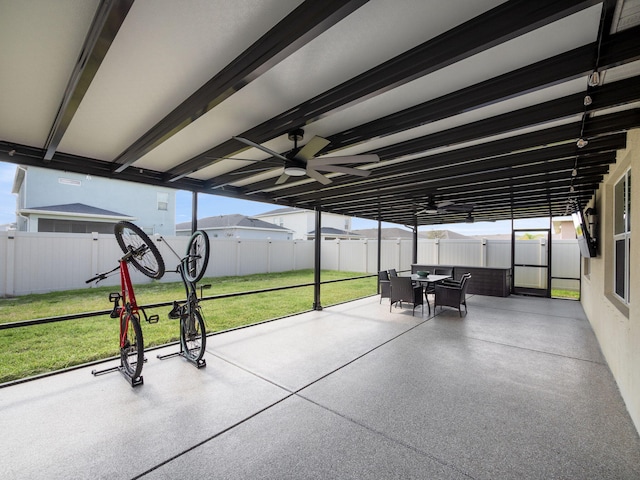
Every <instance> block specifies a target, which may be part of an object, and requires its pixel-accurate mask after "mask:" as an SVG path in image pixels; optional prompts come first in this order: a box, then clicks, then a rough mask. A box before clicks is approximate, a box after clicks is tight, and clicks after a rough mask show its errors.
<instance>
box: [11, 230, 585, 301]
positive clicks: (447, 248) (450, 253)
mask: <svg viewBox="0 0 640 480" xmlns="http://www.w3.org/2000/svg"><path fill="white" fill-rule="evenodd" d="M153 240H154V241H156V242H157V245H158V249H159V250H160V253H161V254H162V256H163V258H164V261H165V264H166V267H167V272H168V273H166V274H165V276H164V277H163V278H162V280H160V281H162V282H173V281H179V280H180V279H179V277H178V275H177V274H176V273H171V272H170V271H171V270H175V267H176V265H177V264H178V258H177V257H176V256H175V255H174V254H173V253H172V252H171V250H170V249H169V248H168V247H167V245H165V244H164V242H161V241H159V238H158V237H154V238H153ZM165 240H166V241H167V242H168V243H169V244H170V245H171V247H172V248H173V249H174V250H175V251H176V252H177V253H178V254H183V252H184V251H185V249H186V246H187V242H188V240H189V237H169V238H166V237H165ZM210 242H211V256H210V259H209V266H208V267H207V272H206V276H208V277H221V276H236V275H249V274H253V273H270V272H283V271H289V270H302V269H309V268H313V264H314V261H313V258H314V242H313V241H299V240H295V241H286V240H267V239H265V240H245V239H241V240H239V239H218V238H210ZM532 242H533V243H532V251H533V252H538V251H539V250H540V245H539V241H537V240H532ZM535 243H538V245H537V246H535V245H534V244H535ZM552 245H553V249H554V253H553V255H552V263H553V275H554V276H555V277H568V278H578V276H579V272H580V253H579V249H578V244H577V241H575V240H562V241H554V242H553V243H552ZM412 252H413V243H412V240H401V239H398V240H383V241H382V255H381V268H382V269H383V270H387V269H390V268H395V269H397V270H409V269H410V268H411V263H412V262H411V259H412ZM121 255H122V252H121V251H120V248H119V247H118V245H117V243H116V240H115V237H114V236H113V235H110V234H68V233H29V232H15V231H10V232H0V297H7V296H18V295H25V294H29V293H44V292H50V291H57V290H70V289H82V288H88V286H87V284H86V283H85V280H86V279H88V278H90V277H92V276H94V275H95V274H96V273H99V272H104V271H107V270H110V269H112V268H113V267H115V266H117V261H118V258H120V256H121ZM377 263H378V242H377V241H376V240H343V241H339V240H336V241H323V242H322V257H321V267H322V269H325V270H342V271H351V272H362V273H376V271H377ZM418 263H424V264H442V265H465V266H479V267H506V268H509V267H510V266H511V241H509V240H486V239H464V240H444V239H436V240H422V239H421V240H419V241H418ZM531 263H533V262H531ZM130 270H131V275H132V280H133V281H134V283H148V282H151V281H152V280H151V279H149V278H147V277H145V276H143V275H142V274H140V273H138V272H136V271H135V269H134V268H132V269H130ZM531 283H535V281H534V280H531ZM569 283H570V284H571V285H572V286H571V287H568V286H567V287H563V286H560V285H559V284H554V288H569V289H571V288H574V289H575V288H576V282H575V281H574V282H573V283H571V282H569ZM101 284H102V285H118V284H119V277H118V275H114V276H113V277H110V278H109V279H107V280H105V281H104V282H101Z"/></svg>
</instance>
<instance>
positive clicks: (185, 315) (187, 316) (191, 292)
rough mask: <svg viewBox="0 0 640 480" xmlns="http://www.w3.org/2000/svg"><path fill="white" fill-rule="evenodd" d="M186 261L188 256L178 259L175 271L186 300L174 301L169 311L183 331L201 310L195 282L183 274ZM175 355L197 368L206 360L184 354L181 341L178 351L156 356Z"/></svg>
mask: <svg viewBox="0 0 640 480" xmlns="http://www.w3.org/2000/svg"><path fill="white" fill-rule="evenodd" d="M169 248H171V247H169ZM172 250H173V249H172ZM174 254H175V251H174ZM176 255H177V254H176ZM188 261H189V257H188V256H187V257H184V258H182V259H181V260H180V263H179V264H178V266H177V267H176V272H177V273H179V274H180V277H181V278H182V284H183V285H184V290H185V295H186V300H185V301H184V302H174V308H173V310H172V311H171V312H170V313H169V318H179V320H180V324H181V329H183V330H185V331H191V330H192V329H193V327H194V326H193V325H192V324H186V323H185V322H194V321H195V313H196V312H198V314H200V312H201V309H200V305H199V300H198V293H197V290H196V282H191V281H189V280H188V279H187V277H186V275H185V271H186V269H187V262H188ZM210 287H211V285H203V286H202V288H210ZM172 315H175V316H172ZM202 333H203V335H206V332H202ZM175 356H182V357H184V358H185V359H186V360H187V361H189V362H191V363H192V364H194V365H195V366H196V367H197V368H202V367H205V366H206V365H207V362H206V360H205V359H204V358H199V359H194V358H190V356H189V355H186V354H185V351H184V348H183V344H182V341H181V342H180V351H178V352H174V353H169V354H165V355H158V356H157V357H158V359H160V360H165V359H167V358H171V357H175Z"/></svg>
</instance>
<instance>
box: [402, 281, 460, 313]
mask: <svg viewBox="0 0 640 480" xmlns="http://www.w3.org/2000/svg"><path fill="white" fill-rule="evenodd" d="M447 278H451V275H435V274H431V275H427V276H421V275H418V274H417V273H413V274H411V280H412V281H414V282H416V283H419V284H420V286H422V287H423V289H424V293H425V295H424V299H425V300H426V301H427V307H428V308H429V313H431V304H430V303H429V297H427V291H428V289H429V285H435V284H436V283H440V282H442V281H444V280H446V279H447ZM431 293H433V292H431Z"/></svg>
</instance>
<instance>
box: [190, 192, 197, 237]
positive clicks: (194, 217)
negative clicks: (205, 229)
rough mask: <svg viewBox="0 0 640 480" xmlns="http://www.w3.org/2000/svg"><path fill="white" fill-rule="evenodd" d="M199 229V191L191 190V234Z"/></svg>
mask: <svg viewBox="0 0 640 480" xmlns="http://www.w3.org/2000/svg"><path fill="white" fill-rule="evenodd" d="M196 230H198V192H191V234H194V233H195V231H196Z"/></svg>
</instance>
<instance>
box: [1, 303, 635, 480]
mask: <svg viewBox="0 0 640 480" xmlns="http://www.w3.org/2000/svg"><path fill="white" fill-rule="evenodd" d="M468 304H469V313H468V315H467V316H466V317H463V318H460V317H459V315H458V312H457V311H455V310H452V309H446V308H445V309H443V310H440V309H438V312H436V315H435V316H428V315H427V314H426V312H425V314H424V315H423V316H420V315H419V314H418V315H416V316H415V317H412V316H411V313H410V309H408V308H405V309H399V308H393V309H392V311H391V313H390V312H389V308H388V305H386V304H385V303H384V302H383V304H382V305H380V304H379V302H378V298H377V297H370V298H366V299H362V300H358V301H355V302H349V303H345V304H341V305H337V306H333V307H329V308H326V309H324V310H323V311H312V312H309V313H305V314H302V315H297V316H293V317H289V318H286V319H281V320H279V321H276V322H269V323H265V324H261V325H257V326H252V327H248V328H244V329H240V330H236V331H231V332H226V333H222V334H218V335H214V336H212V337H210V339H209V342H208V343H207V354H206V355H205V358H206V360H207V366H206V368H204V369H200V370H197V369H195V368H193V367H192V366H191V365H189V364H188V363H186V362H185V361H183V359H181V358H174V359H168V360H163V361H161V360H158V359H157V358H156V355H157V354H158V353H161V351H148V352H147V354H146V356H147V359H148V363H147V364H146V365H145V367H144V371H143V374H144V377H145V384H144V386H143V387H142V388H130V387H128V386H127V383H126V381H125V380H124V379H123V378H122V377H121V376H120V375H119V374H118V373H112V374H108V375H104V376H99V377H92V376H91V373H90V371H91V369H92V368H95V367H86V368H81V369H79V370H75V371H72V372H68V373H64V374H60V375H55V376H52V377H48V378H44V379H40V380H36V381H31V382H26V383H23V384H20V385H16V386H13V387H10V388H6V389H3V390H2V392H1V393H2V394H1V395H0V428H1V429H2V432H3V434H2V436H1V437H0V451H2V452H3V453H2V457H3V459H2V462H0V476H1V477H2V478H4V479H13V478H32V479H33V478H47V479H54V478H65V479H66V478H109V479H130V478H145V479H147V478H148V479H151V478H243V479H246V478H280V479H284V478H296V479H300V478H335V479H342V478H358V479H361V478H452V479H454V478H455V479H458V478H460V479H462V478H474V479H481V478H514V479H516V478H517V479H527V478H531V479H540V478H580V479H598V480H603V479H632V478H639V477H640V467H639V465H640V462H639V461H638V460H639V459H640V439H639V438H638V435H637V433H636V430H635V428H634V425H633V423H632V421H631V419H630V417H629V414H628V413H627V410H626V409H625V405H624V403H623V401H622V398H621V397H620V394H619V392H618V389H617V387H616V383H615V381H614V378H613V376H612V374H611V372H610V370H609V368H608V367H607V365H606V363H605V361H604V359H603V357H602V354H601V352H600V350H599V347H598V344H597V341H596V338H595V336H594V333H593V331H592V329H591V327H590V325H589V322H588V321H587V319H586V317H585V314H584V311H583V310H582V307H581V305H580V303H578V302H574V301H567V300H550V299H540V298H527V297H516V296H511V297H508V298H494V297H482V296H477V295H476V296H471V297H469V299H468ZM172 348H176V347H167V348H165V349H164V350H163V351H162V353H164V352H165V351H166V350H171V349H172Z"/></svg>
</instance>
